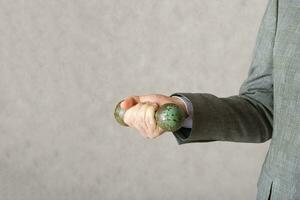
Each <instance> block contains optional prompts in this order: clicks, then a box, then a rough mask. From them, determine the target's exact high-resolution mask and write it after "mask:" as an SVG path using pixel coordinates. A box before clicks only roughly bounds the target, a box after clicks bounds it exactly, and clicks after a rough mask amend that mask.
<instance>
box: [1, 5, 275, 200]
mask: <svg viewBox="0 0 300 200" xmlns="http://www.w3.org/2000/svg"><path fill="white" fill-rule="evenodd" d="M266 3H267V1H266V0H251V1H247V0H231V1H228V0H212V1H207V0H206V1H204V0H188V1H186V0H126V1H122V0H88V1H85V0H69V1H67V0H64V1H63V0H51V1H44V0H26V1H25V0H15V1H8V0H0V199H1V200H86V199H88V200H96V199H97V200H99V199H104V200H106V199H107V200H114V199H118V200H120V199H121V200H123V199H124V200H127V199H128V200H133V199H138V200H140V199H143V200H148V199H149V200H153V199H163V200H179V199H189V200H194V199H195V200H196V199H203V200H218V199H222V200H240V199H243V200H253V199H255V195H256V182H257V179H258V175H259V172H260V167H261V164H262V162H263V159H264V156H265V154H266V151H267V148H268V145H269V143H268V142H267V143H264V144H241V143H232V142H213V143H205V144H199V143H198V144H197V143H194V144H187V145H181V146H179V145H177V143H176V140H175V138H174V136H173V135H172V134H171V133H166V134H165V135H163V136H161V137H160V138H158V139H156V140H147V139H144V138H142V137H141V136H140V135H139V134H137V132H136V131H135V130H132V129H128V128H123V127H121V126H119V125H118V124H117V123H116V122H115V121H114V118H113V113H112V112H113V109H114V106H115V104H116V103H117V102H118V101H119V100H120V99H122V98H124V97H126V96H128V95H142V94H150V93H160V94H165V95H170V94H172V93H174V92H199V93H201V92H205V93H213V94H215V95H217V96H220V97H221V96H222V97H226V96H230V95H233V94H237V93H238V89H239V87H240V85H241V83H242V81H243V80H244V79H245V78H246V75H247V72H248V69H249V66H250V62H251V56H252V51H253V48H254V44H255V38H256V33H257V30H258V27H259V23H260V20H261V18H262V16H263V13H264V10H265V7H266Z"/></svg>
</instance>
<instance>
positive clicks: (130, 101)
mask: <svg viewBox="0 0 300 200" xmlns="http://www.w3.org/2000/svg"><path fill="white" fill-rule="evenodd" d="M139 102H140V97H139V96H130V97H127V98H125V99H124V101H122V103H121V104H120V106H121V108H123V109H125V110H128V109H129V108H131V107H132V106H134V105H136V104H138V103H139Z"/></svg>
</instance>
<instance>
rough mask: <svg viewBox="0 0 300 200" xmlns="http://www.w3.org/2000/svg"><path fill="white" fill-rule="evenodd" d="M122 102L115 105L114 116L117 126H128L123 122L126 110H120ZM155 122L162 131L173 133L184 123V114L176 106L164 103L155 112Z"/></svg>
mask: <svg viewBox="0 0 300 200" xmlns="http://www.w3.org/2000/svg"><path fill="white" fill-rule="evenodd" d="M122 101H123V100H122ZM122 101H120V102H119V103H118V104H117V105H116V108H115V111H114V116H115V119H116V120H117V122H118V123H119V124H121V125H122V126H128V125H127V124H126V123H125V122H124V115H125V113H126V110H125V109H123V108H121V103H122ZM155 120H156V123H157V125H158V126H159V127H160V128H162V129H163V130H164V131H170V132H174V131H177V130H178V129H180V128H181V126H182V123H183V121H184V113H183V111H182V110H181V109H180V108H179V107H178V106H177V105H176V104H174V103H166V104H163V105H162V106H160V107H159V108H158V110H157V111H156V112H155Z"/></svg>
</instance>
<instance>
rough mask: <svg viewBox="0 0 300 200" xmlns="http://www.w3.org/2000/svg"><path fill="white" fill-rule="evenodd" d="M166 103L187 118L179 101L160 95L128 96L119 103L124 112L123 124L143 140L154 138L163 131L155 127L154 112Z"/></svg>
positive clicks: (184, 108)
mask: <svg viewBox="0 0 300 200" xmlns="http://www.w3.org/2000/svg"><path fill="white" fill-rule="evenodd" d="M166 103H174V104H176V105H177V106H179V108H181V109H182V111H183V113H184V114H185V116H184V117H185V118H186V117H187V110H186V107H185V105H184V102H182V101H181V100H180V99H178V98H176V97H169V96H164V95H160V94H150V95H143V96H130V97H127V98H125V99H124V101H123V102H122V103H121V105H120V106H121V108H123V109H125V110H126V113H125V115H124V122H125V123H126V124H127V125H128V126H129V127H131V128H134V129H136V130H138V132H139V133H140V134H141V135H143V136H144V137H145V138H156V137H158V136H160V135H161V134H163V133H164V132H165V131H164V130H163V129H161V128H160V127H159V126H157V124H156V121H155V112H156V111H157V110H158V108H159V107H160V106H162V105H164V104H166Z"/></svg>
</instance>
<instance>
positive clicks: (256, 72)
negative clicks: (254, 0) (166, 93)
mask: <svg viewBox="0 0 300 200" xmlns="http://www.w3.org/2000/svg"><path fill="white" fill-rule="evenodd" d="M276 29H277V0H269V3H268V6H267V9H266V11H265V14H264V17H263V19H262V22H261V25H260V28H259V32H258V35H257V39H256V46H255V49H254V54H253V59H252V63H251V66H250V69H249V72H248V77H247V79H246V80H245V81H244V82H243V83H242V85H241V87H240V90H239V94H238V95H234V96H230V97H226V98H219V97H217V96H214V95H212V94H207V93H174V94H172V95H171V96H181V97H185V98H187V99H189V100H190V102H191V104H192V106H193V116H192V121H193V123H192V127H191V128H187V127H182V128H181V129H179V130H178V131H176V132H174V133H173V134H174V135H175V137H176V139H177V142H178V143H179V144H183V143H191V142H209V141H232V142H252V143H260V142H265V141H267V140H269V139H270V138H271V137H272V131H273V77H272V71H273V46H274V39H275V34H276Z"/></svg>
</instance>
